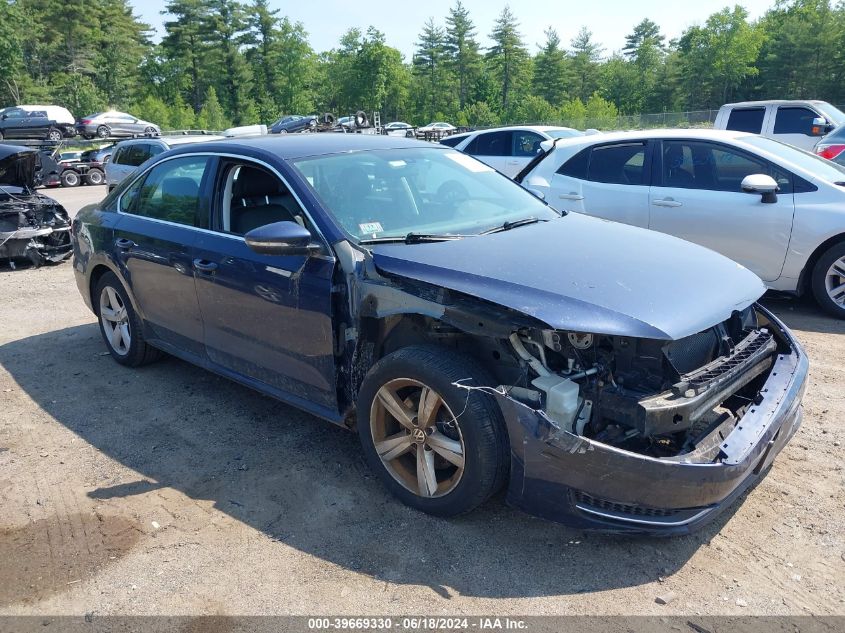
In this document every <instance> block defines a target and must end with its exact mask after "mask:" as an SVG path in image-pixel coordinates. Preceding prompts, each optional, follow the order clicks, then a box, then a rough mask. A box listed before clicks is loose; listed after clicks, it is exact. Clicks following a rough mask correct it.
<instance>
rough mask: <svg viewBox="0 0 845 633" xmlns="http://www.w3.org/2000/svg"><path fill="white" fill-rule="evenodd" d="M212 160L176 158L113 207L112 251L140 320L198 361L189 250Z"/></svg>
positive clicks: (202, 214)
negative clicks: (117, 214)
mask: <svg viewBox="0 0 845 633" xmlns="http://www.w3.org/2000/svg"><path fill="white" fill-rule="evenodd" d="M215 165H216V159H214V158H212V157H209V156H179V157H176V158H173V159H171V160H165V161H163V162H161V163H159V164H158V165H156V166H155V167H153V168H152V169H151V170H150V171H149V172H147V173H146V174H145V175H144V176H142V177H141V178H139V179H138V180H137V181H136V182H134V183H133V184H132V185H131V186H130V187H129V188H128V189H127V190H126V191H125V192H124V193H123V194H122V195H121V197H120V200H119V202H118V204H119V210H120V214H121V217H120V220H119V222H118V223H117V226H116V228H115V232H114V233H115V242H114V252H115V258H116V259H117V260H118V261H120V263H121V267H122V268H123V275H124V278H125V279H126V280H127V282H128V283H129V286H130V287H131V289H132V293H133V294H134V296H135V298H136V300H137V304H138V307H139V309H140V312H141V317H142V318H143V319H144V322H145V324H146V325H147V327H148V328H149V329H150V331H151V335H152V336H154V337H155V338H157V339H158V340H160V341H163V342H164V343H166V344H168V345H170V346H172V347H173V348H174V349H175V350H177V351H181V352H183V353H185V354H189V355H192V356H195V357H197V358H198V359H202V358H203V357H204V349H205V345H204V342H203V330H202V320H201V318H200V311H199V304H198V302H197V293H196V289H195V287H194V270H193V257H192V249H193V246H194V242H195V241H196V239H197V235H198V233H199V231H198V230H197V229H199V228H206V227H207V224H208V209H209V194H208V191H209V184H208V181H209V179H210V178H212V177H213V175H214V167H215Z"/></svg>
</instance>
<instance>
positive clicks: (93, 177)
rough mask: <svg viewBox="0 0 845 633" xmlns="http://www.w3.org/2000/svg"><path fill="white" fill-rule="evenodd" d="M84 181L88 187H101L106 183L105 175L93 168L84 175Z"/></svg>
mask: <svg viewBox="0 0 845 633" xmlns="http://www.w3.org/2000/svg"><path fill="white" fill-rule="evenodd" d="M85 180H87V181H88V184H89V185H102V184H103V183H104V182H105V181H106V175H105V174H104V173H103V171H102V170H101V169H97V168H95V167H94V168H91V169H89V170H88V173H87V174H85Z"/></svg>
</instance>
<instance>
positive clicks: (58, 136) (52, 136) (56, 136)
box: [47, 127, 64, 143]
mask: <svg viewBox="0 0 845 633" xmlns="http://www.w3.org/2000/svg"><path fill="white" fill-rule="evenodd" d="M63 138H64V134H62V131H61V130H60V129H58V128H55V127H51V128H50V129H49V130H47V140H48V141H50V142H52V143H58V142H59V141H61V140H62V139H63Z"/></svg>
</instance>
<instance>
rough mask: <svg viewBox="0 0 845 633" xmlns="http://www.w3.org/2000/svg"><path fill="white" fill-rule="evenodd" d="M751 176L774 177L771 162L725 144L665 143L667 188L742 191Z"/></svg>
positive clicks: (664, 156) (664, 157)
mask: <svg viewBox="0 0 845 633" xmlns="http://www.w3.org/2000/svg"><path fill="white" fill-rule="evenodd" d="M751 174H767V175H774V176H777V175H778V174H773V173H772V169H771V168H770V167H769V165H768V163H766V162H765V161H763V160H760V159H757V158H754V157H753V156H750V155H749V154H746V153H745V152H740V151H737V150H734V149H732V148H730V147H727V146H724V145H716V144H714V143H706V142H697V141H663V186H664V187H679V188H682V189H706V190H710V191H733V192H740V191H742V187H741V183H742V180H743V179H744V178H745V177H746V176H750V175H751Z"/></svg>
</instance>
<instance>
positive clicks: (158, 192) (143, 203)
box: [120, 156, 210, 226]
mask: <svg viewBox="0 0 845 633" xmlns="http://www.w3.org/2000/svg"><path fill="white" fill-rule="evenodd" d="M209 160H210V159H209V157H207V156H185V157H184V158H175V159H173V160H168V161H165V162H162V163H160V164H158V165H156V166H155V167H153V168H152V169H151V170H150V171H149V173H148V174H147V175H146V177H144V178H143V183H142V184H141V185H140V187H139V186H138V184H137V183H136V184H133V185H132V186H131V187H130V188H129V189H127V190H126V192H125V193H124V194H123V198H122V199H121V205H120V208H121V211H123V212H125V213H132V214H133V215H140V216H143V217H147V218H153V219H156V220H166V221H167V222H175V223H176V224H185V225H187V226H200V222H199V218H200V217H201V214H200V212H201V211H202V210H204V209H207V208H208V205H207V200H206V198H205V196H203V195H202V194H201V192H202V190H203V182H204V178H205V175H206V172H207V171H209V170H208V164H209Z"/></svg>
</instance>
